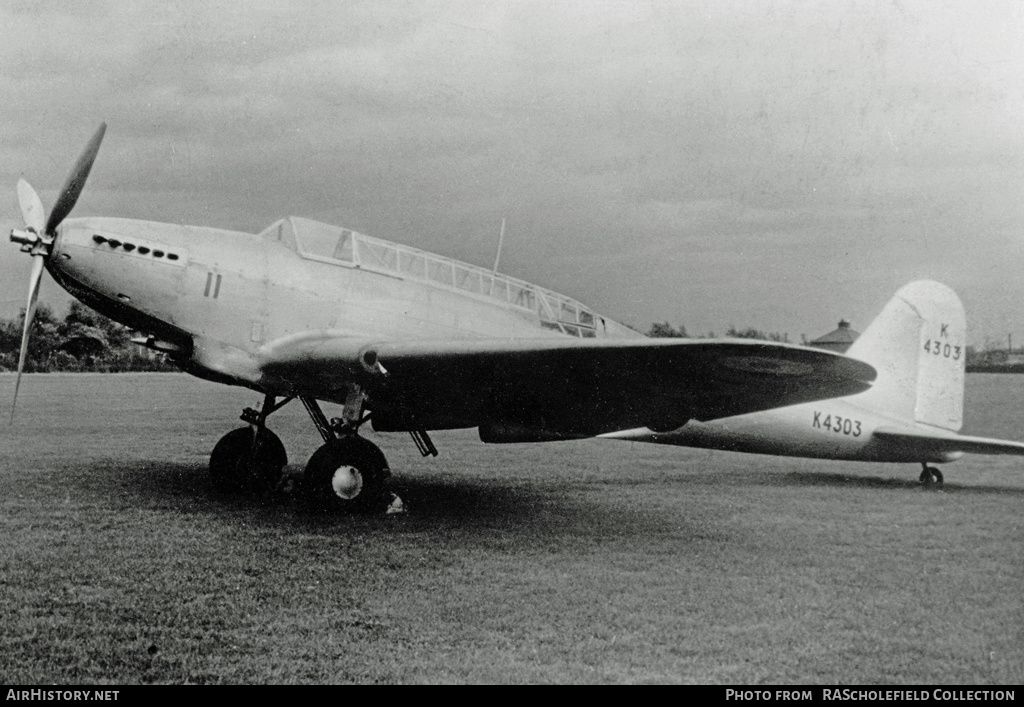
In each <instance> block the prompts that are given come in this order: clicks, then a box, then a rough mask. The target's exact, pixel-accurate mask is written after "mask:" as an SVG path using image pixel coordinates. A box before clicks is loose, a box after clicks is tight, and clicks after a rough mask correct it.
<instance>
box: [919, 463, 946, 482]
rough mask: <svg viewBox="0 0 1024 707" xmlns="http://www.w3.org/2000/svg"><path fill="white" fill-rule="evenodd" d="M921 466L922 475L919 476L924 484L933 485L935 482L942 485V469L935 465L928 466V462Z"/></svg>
mask: <svg viewBox="0 0 1024 707" xmlns="http://www.w3.org/2000/svg"><path fill="white" fill-rule="evenodd" d="M921 466H922V469H921V476H920V477H919V478H920V480H921V484H922V485H923V486H931V485H933V484H934V485H935V486H942V481H943V479H942V472H941V471H939V470H938V469H936V468H935V467H934V466H928V465H927V464H922V465H921Z"/></svg>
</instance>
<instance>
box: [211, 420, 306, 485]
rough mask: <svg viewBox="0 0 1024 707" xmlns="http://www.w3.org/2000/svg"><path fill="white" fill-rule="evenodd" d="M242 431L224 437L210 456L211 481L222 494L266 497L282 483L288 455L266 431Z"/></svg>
mask: <svg viewBox="0 0 1024 707" xmlns="http://www.w3.org/2000/svg"><path fill="white" fill-rule="evenodd" d="M253 434H254V431H253V428H251V427H242V428H240V429H237V430H232V431H231V432H228V433H227V434H226V435H224V436H223V437H221V439H220V441H219V442H217V446H215V447H214V448H213V452H212V453H211V454H210V481H211V482H212V483H213V487H214V488H215V489H217V490H218V491H220V492H222V493H243V492H246V491H251V492H253V493H265V492H267V491H271V490H273V489H274V488H275V487H276V486H277V484H278V482H279V481H280V480H281V473H282V471H283V470H284V467H285V465H286V464H287V463H288V454H287V453H286V452H285V449H284V445H283V444H281V440H280V438H278V436H277V435H276V434H274V433H273V432H271V431H270V430H268V429H266V428H262V429H260V430H259V431H258V432H256V433H255V434H256V439H255V444H254V443H253V442H254V440H253Z"/></svg>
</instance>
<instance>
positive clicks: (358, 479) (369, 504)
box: [301, 435, 391, 512]
mask: <svg viewBox="0 0 1024 707" xmlns="http://www.w3.org/2000/svg"><path fill="white" fill-rule="evenodd" d="M390 475H391V471H390V470H389V469H388V462H387V459H385V457H384V453H383V452H381V451H380V449H378V448H377V446H376V445H375V444H373V443H372V442H368V441H367V440H365V439H363V438H362V437H358V436H356V435H350V436H346V437H342V438H340V439H333V440H329V441H328V442H327V443H326V444H324V445H323V446H322V447H320V449H318V450H316V452H314V453H313V456H312V457H310V459H309V463H308V464H307V465H306V472H305V474H303V476H302V486H301V493H302V499H303V501H304V502H305V503H306V505H307V506H308V507H310V508H312V509H316V510H336V511H346V512H378V511H383V510H384V509H385V507H386V506H387V504H388V502H390V501H391V494H390V493H388V492H387V479H388V477H389V476H390Z"/></svg>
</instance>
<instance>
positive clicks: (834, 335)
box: [807, 319, 860, 353]
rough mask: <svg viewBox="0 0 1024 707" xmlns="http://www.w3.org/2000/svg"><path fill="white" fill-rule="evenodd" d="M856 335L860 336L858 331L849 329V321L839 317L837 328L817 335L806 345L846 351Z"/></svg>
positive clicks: (840, 351)
mask: <svg viewBox="0 0 1024 707" xmlns="http://www.w3.org/2000/svg"><path fill="white" fill-rule="evenodd" d="M858 336H860V332H859V331H854V330H853V329H851V328H850V322H848V321H846V320H845V319H840V320H839V328H838V329H836V330H835V331H830V332H829V333H827V334H825V336H822V337H819V338H817V339H815V340H814V341H811V342H809V343H808V344H807V345H808V346H814V347H815V348H819V349H828V350H829V351H835V352H836V353H846V349H848V348H850V346H852V345H853V342H854V341H856V340H857V337H858Z"/></svg>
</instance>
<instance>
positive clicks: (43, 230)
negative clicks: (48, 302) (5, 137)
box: [11, 123, 107, 423]
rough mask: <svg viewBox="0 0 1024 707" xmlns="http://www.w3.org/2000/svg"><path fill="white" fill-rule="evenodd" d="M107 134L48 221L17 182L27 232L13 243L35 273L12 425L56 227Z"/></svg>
mask: <svg viewBox="0 0 1024 707" xmlns="http://www.w3.org/2000/svg"><path fill="white" fill-rule="evenodd" d="M106 131H107V124H106V123H101V124H100V127H99V129H98V130H97V131H96V133H95V134H94V135H93V136H92V139H91V140H89V144H88V145H86V146H85V150H83V151H82V154H81V156H80V157H79V158H78V162H76V163H75V166H74V168H73V169H72V170H71V173H70V174H69V175H68V178H67V180H66V181H65V182H64V186H63V188H62V189H61V191H60V196H58V197H57V202H56V203H55V204H54V205H53V210H52V211H50V218H49V219H47V218H46V211H45V209H44V208H43V202H42V201H40V200H39V195H38V194H36V191H35V189H33V188H32V185H30V184H29V183H28V182H26V181H25V180H24V179H19V180H18V204H19V205H20V206H21V216H22V218H23V219H24V221H25V228H24V230H19V229H14V230H13V231H11V241H13V242H14V243H20V244H21V250H22V252H24V253H29V254H31V256H32V274H31V275H30V276H29V280H28V303H27V304H26V306H25V326H24V329H23V330H22V332H21V352H20V353H19V354H18V377H17V378H16V379H15V383H14V400H13V401H12V402H11V422H12V423H13V422H14V411H15V409H16V407H17V404H18V389H19V388H21V374H22V371H23V370H24V368H25V358H26V357H27V355H28V340H29V334H30V333H31V330H32V320H33V318H34V317H35V313H36V301H37V300H38V299H39V284H40V282H42V279H43V266H44V265H45V264H46V259H47V258H48V257H49V256H50V251H51V249H52V246H53V239H54V238H55V237H56V235H57V226H59V225H60V223H61V221H63V220H64V219H65V218H66V217H67V215H68V214H69V213H71V209H73V208H74V207H75V203H76V202H77V201H78V196H79V195H80V194H81V193H82V188H83V187H84V186H85V180H86V179H87V178H88V177H89V170H91V169H92V163H93V162H95V161H96V153H98V152H99V149H100V143H101V142H103V134H104V133H105V132H106Z"/></svg>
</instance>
